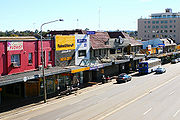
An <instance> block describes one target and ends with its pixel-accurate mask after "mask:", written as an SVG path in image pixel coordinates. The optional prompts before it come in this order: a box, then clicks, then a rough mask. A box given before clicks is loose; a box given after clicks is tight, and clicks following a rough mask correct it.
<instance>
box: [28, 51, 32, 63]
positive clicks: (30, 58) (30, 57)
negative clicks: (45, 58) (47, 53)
mask: <svg viewBox="0 0 180 120" xmlns="http://www.w3.org/2000/svg"><path fill="white" fill-rule="evenodd" d="M32 59H33V58H32V53H29V56H28V63H29V64H32Z"/></svg>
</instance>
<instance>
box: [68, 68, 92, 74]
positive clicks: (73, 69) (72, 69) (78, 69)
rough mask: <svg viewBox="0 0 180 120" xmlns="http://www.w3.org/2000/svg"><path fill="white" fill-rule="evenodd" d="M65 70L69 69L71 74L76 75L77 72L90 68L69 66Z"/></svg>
mask: <svg viewBox="0 0 180 120" xmlns="http://www.w3.org/2000/svg"><path fill="white" fill-rule="evenodd" d="M66 68H68V69H71V73H78V72H82V71H86V70H90V67H81V66H69V67H66Z"/></svg>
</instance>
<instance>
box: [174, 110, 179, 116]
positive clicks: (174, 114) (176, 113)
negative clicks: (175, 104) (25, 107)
mask: <svg viewBox="0 0 180 120" xmlns="http://www.w3.org/2000/svg"><path fill="white" fill-rule="evenodd" d="M179 112H180V109H179V110H178V111H177V112H176V113H175V114H174V115H173V117H176V115H177V114H178V113H179Z"/></svg>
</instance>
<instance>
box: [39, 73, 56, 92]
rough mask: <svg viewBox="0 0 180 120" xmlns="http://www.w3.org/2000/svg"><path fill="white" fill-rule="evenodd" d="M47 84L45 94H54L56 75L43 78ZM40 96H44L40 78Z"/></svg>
mask: <svg viewBox="0 0 180 120" xmlns="http://www.w3.org/2000/svg"><path fill="white" fill-rule="evenodd" d="M45 80H46V83H47V87H46V88H47V94H51V93H54V92H55V90H56V84H55V83H56V75H51V76H47V77H45ZM40 95H44V86H43V79H42V78H40Z"/></svg>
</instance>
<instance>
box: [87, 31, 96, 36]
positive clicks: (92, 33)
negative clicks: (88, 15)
mask: <svg viewBox="0 0 180 120" xmlns="http://www.w3.org/2000/svg"><path fill="white" fill-rule="evenodd" d="M86 34H87V35H94V34H96V32H95V31H87V32H86Z"/></svg>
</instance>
